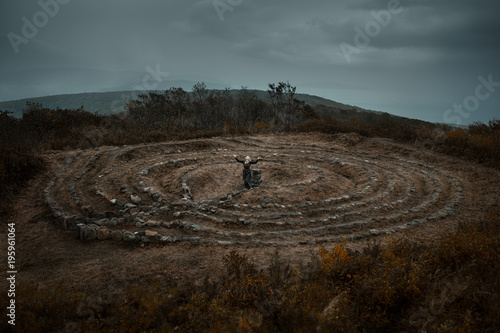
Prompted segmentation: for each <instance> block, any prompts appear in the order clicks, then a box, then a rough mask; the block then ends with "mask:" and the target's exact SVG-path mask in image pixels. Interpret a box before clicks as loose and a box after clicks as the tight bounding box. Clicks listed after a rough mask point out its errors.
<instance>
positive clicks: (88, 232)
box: [83, 227, 97, 241]
mask: <svg viewBox="0 0 500 333" xmlns="http://www.w3.org/2000/svg"><path fill="white" fill-rule="evenodd" d="M83 238H84V239H85V240H87V241H93V240H96V238H97V231H96V229H95V228H93V227H87V228H85V229H84V230H83Z"/></svg>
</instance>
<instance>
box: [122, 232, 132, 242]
mask: <svg viewBox="0 0 500 333" xmlns="http://www.w3.org/2000/svg"><path fill="white" fill-rule="evenodd" d="M122 237H123V240H124V241H126V242H133V241H134V240H135V235H134V234H133V233H131V232H130V231H124V232H123V235H122Z"/></svg>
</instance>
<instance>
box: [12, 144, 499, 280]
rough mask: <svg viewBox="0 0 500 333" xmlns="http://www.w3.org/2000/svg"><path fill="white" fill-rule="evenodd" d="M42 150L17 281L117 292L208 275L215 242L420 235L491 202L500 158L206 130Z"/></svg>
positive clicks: (291, 247)
mask: <svg viewBox="0 0 500 333" xmlns="http://www.w3.org/2000/svg"><path fill="white" fill-rule="evenodd" d="M235 153H236V154H239V155H240V156H244V155H251V156H252V157H253V158H256V157H257V156H262V157H263V161H261V162H259V163H258V164H257V165H255V166H254V168H255V169H260V170H261V171H262V186H261V187H258V188H254V189H252V190H251V191H245V190H244V189H243V184H242V179H241V168H242V167H241V165H240V164H239V163H236V162H235V161H234V158H233V157H232V155H233V154H235ZM45 157H46V158H47V160H48V161H49V162H50V168H49V171H48V172H47V173H46V174H44V175H41V176H39V177H38V178H37V179H35V180H33V181H32V183H31V184H30V186H29V187H28V188H27V189H26V191H25V192H24V195H23V196H21V197H20V198H18V201H17V204H16V207H15V211H16V214H15V215H14V217H13V218H12V219H11V221H12V222H15V223H16V228H17V234H16V237H17V265H18V271H19V273H18V276H17V277H18V280H19V281H20V282H24V283H34V284H38V285H40V286H48V285H55V284H58V283H64V284H66V285H68V286H70V287H73V286H74V287H78V288H83V287H85V288H89V289H91V290H101V289H106V290H121V289H123V288H125V287H127V286H130V285H131V284H133V283H140V282H143V281H150V280H158V279H162V278H169V279H184V278H185V277H186V276H189V277H190V278H193V279H201V278H202V277H204V276H205V275H206V274H208V275H210V276H215V275H217V274H218V272H219V271H220V268H221V267H222V256H223V254H226V253H229V251H231V250H234V249H236V250H238V251H240V253H244V254H246V255H248V257H250V258H251V259H252V260H253V261H254V262H256V263H257V264H259V265H262V266H267V265H268V264H269V258H270V256H271V254H272V253H273V252H274V251H275V249H279V250H280V252H281V253H282V255H283V256H284V257H285V258H286V259H288V260H290V261H291V262H292V263H300V262H304V261H307V260H308V259H309V258H310V257H311V253H312V252H314V251H316V250H317V248H318V244H321V245H322V246H325V247H327V248H328V247H331V246H332V245H333V244H334V243H335V242H338V241H339V240H341V239H343V238H345V237H347V239H348V242H349V243H348V244H349V247H351V248H359V247H360V246H362V245H363V244H365V243H366V242H367V240H373V239H380V240H383V239H384V237H385V236H386V235H387V234H395V235H396V237H400V236H405V237H413V238H415V239H419V240H421V241H431V240H432V239H433V238H435V237H436V236H439V235H441V234H444V233H447V232H450V231H453V230H454V229H455V228H456V227H457V225H458V222H460V221H464V222H467V221H474V220H479V219H482V218H484V217H486V216H487V215H488V214H490V213H491V212H493V211H497V212H498V211H500V199H499V197H500V195H499V192H498V188H500V172H499V171H498V170H494V169H491V168H485V167H482V166H478V165H476V164H473V163H469V162H465V161H462V160H459V159H456V158H451V157H448V156H444V155H439V154H435V153H433V152H430V151H428V150H421V149H419V148H416V147H414V146H408V145H401V144H396V143H393V142H391V141H390V140H386V139H366V138H361V137H359V136H357V135H353V134H348V135H338V136H326V135H318V134H314V135H286V136H285V135H282V136H280V135H277V136H257V137H245V138H243V137H238V138H213V139H200V140H191V141H185V142H167V143H159V144H150V145H138V146H123V147H103V148H100V149H97V150H86V151H71V152H55V153H48V154H45ZM131 195H136V196H138V197H140V203H137V204H134V203H133V202H132V201H131ZM54 215H55V216H57V218H55V217H54ZM64 229H67V230H64ZM75 235H77V236H78V237H80V238H83V239H86V240H81V239H77V238H75ZM3 236H4V235H2V237H3ZM113 238H114V239H115V240H113Z"/></svg>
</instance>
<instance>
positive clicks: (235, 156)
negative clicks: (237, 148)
mask: <svg viewBox="0 0 500 333" xmlns="http://www.w3.org/2000/svg"><path fill="white" fill-rule="evenodd" d="M233 156H234V158H235V159H236V161H238V162H240V163H245V162H244V161H240V160H239V159H238V155H236V154H235V155H233Z"/></svg>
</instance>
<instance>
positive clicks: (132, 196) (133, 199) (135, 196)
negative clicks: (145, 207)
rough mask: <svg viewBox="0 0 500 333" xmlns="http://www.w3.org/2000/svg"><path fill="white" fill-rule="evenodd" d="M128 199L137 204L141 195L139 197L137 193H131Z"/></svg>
mask: <svg viewBox="0 0 500 333" xmlns="http://www.w3.org/2000/svg"><path fill="white" fill-rule="evenodd" d="M130 200H131V201H132V202H133V203H134V204H136V205H137V204H139V203H140V202H141V201H142V199H141V197H140V196H138V195H136V194H132V195H131V196H130Z"/></svg>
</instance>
